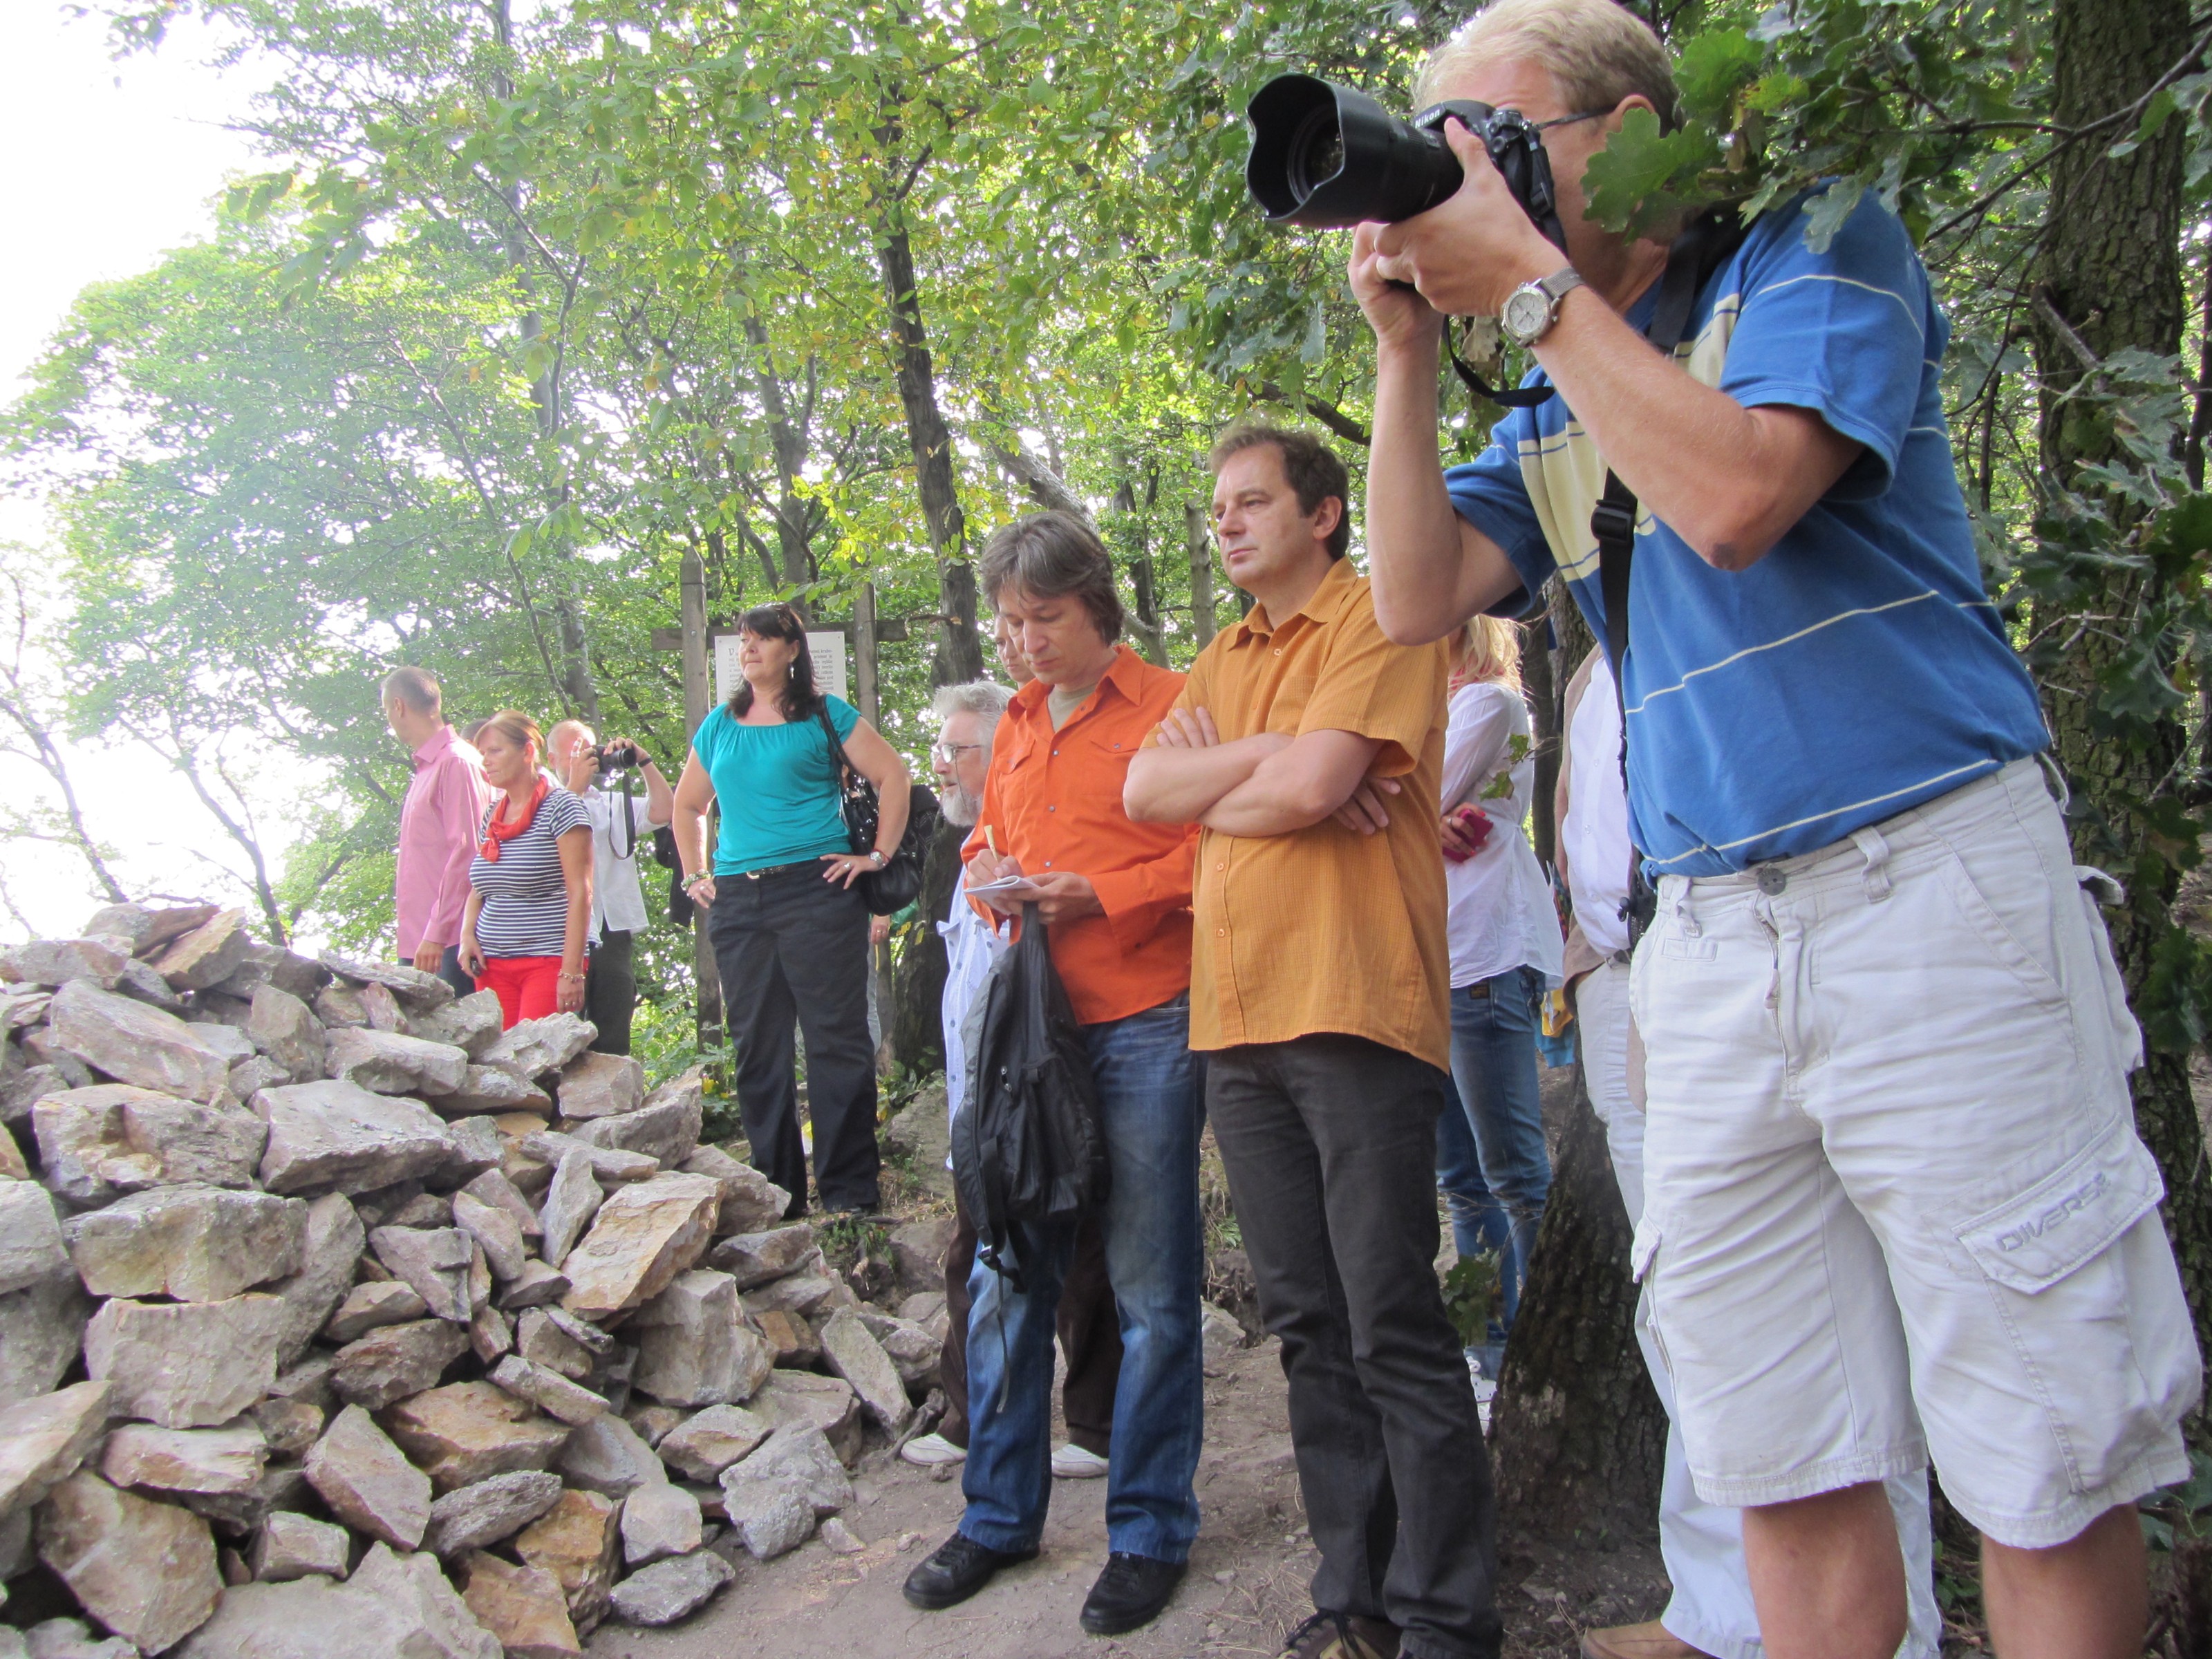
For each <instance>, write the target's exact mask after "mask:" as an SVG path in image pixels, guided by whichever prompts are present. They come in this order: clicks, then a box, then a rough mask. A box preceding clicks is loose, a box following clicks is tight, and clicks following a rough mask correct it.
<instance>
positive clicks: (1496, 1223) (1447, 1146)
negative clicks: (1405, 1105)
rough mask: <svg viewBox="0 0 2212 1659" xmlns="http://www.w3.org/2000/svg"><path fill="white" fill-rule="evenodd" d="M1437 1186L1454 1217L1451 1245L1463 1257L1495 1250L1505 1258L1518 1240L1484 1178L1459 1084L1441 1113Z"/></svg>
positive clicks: (1449, 1089) (1449, 1093) (1446, 1093)
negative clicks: (1508, 1249)
mask: <svg viewBox="0 0 2212 1659" xmlns="http://www.w3.org/2000/svg"><path fill="white" fill-rule="evenodd" d="M1437 1191H1438V1192H1440V1193H1442V1194H1443V1199H1444V1212H1445V1213H1446V1214H1447V1215H1449V1217H1450V1218H1451V1230H1452V1248H1453V1249H1455V1250H1457V1251H1458V1252H1459V1253H1460V1255H1462V1257H1466V1256H1470V1255H1482V1254H1483V1253H1484V1252H1485V1251H1487V1250H1496V1251H1498V1254H1499V1258H1500V1259H1501V1260H1503V1259H1504V1252H1505V1251H1506V1249H1507V1248H1508V1247H1509V1246H1510V1244H1511V1243H1512V1241H1513V1232H1512V1224H1511V1223H1510V1222H1509V1221H1507V1220H1506V1218H1505V1206H1504V1205H1503V1204H1500V1203H1499V1202H1498V1194H1495V1193H1493V1192H1492V1191H1491V1190H1490V1185H1489V1183H1488V1182H1486V1181H1484V1180H1483V1178H1482V1159H1481V1158H1480V1155H1479V1154H1478V1153H1477V1152H1475V1150H1474V1126H1473V1125H1472V1124H1470V1123H1469V1122H1468V1121H1467V1108H1466V1107H1465V1106H1464V1105H1462V1103H1461V1102H1460V1097H1459V1088H1458V1086H1457V1085H1451V1086H1449V1087H1447V1088H1446V1089H1445V1091H1444V1109H1443V1111H1441V1112H1439V1113H1438V1114H1437Z"/></svg>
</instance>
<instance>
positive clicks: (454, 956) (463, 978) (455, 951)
mask: <svg viewBox="0 0 2212 1659" xmlns="http://www.w3.org/2000/svg"><path fill="white" fill-rule="evenodd" d="M409 965H410V966H412V965H413V964H412V963H410V964H409ZM438 977H439V978H440V979H442V980H443V981H446V983H447V984H448V985H450V986H452V987H453V994H454V995H455V996H457V997H465V996H467V995H469V994H471V992H473V991H474V990H475V989H476V988H477V982H476V980H475V979H474V977H472V976H471V975H469V974H466V973H464V972H463V971H462V969H461V947H460V946H459V945H447V947H446V953H445V954H444V955H443V956H441V957H439V958H438Z"/></svg>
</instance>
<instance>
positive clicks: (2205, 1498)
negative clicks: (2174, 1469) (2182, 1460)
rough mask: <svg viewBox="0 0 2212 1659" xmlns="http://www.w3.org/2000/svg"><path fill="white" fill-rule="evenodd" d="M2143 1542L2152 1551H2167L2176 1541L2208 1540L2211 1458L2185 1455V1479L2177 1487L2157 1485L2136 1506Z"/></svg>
mask: <svg viewBox="0 0 2212 1659" xmlns="http://www.w3.org/2000/svg"><path fill="white" fill-rule="evenodd" d="M2136 1511H2137V1515H2138V1516H2139V1518H2140V1519H2141V1520H2142V1529H2143V1540H2144V1541H2145V1542H2147V1543H2148V1544H2149V1546H2150V1547H2152V1548H2153V1549H2154V1550H2170V1549H2172V1547H2174V1545H2175V1544H2176V1543H2177V1542H2179V1541H2186V1540H2189V1539H2193V1538H2212V1456H2208V1455H2206V1454H2204V1453H2203V1452H2201V1451H2191V1453H2190V1454H2189V1479H2188V1480H2184V1481H2182V1482H2181V1483H2180V1484H2179V1485H2178V1486H2161V1487H2160V1488H2159V1489H2158V1490H2157V1491H2156V1492H2153V1493H2151V1495H2150V1496H2149V1497H2148V1498H2144V1499H2143V1500H2142V1503H2141V1504H2137V1505H2136Z"/></svg>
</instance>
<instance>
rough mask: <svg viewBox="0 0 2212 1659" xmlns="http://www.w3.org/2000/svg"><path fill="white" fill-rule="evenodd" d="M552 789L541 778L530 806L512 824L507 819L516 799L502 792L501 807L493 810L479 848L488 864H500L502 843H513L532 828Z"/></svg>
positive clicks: (532, 794)
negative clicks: (539, 808) (533, 821)
mask: <svg viewBox="0 0 2212 1659" xmlns="http://www.w3.org/2000/svg"><path fill="white" fill-rule="evenodd" d="M551 787H553V786H552V785H550V784H549V783H548V782H546V781H545V780H544V778H542V777H541V778H539V779H538V787H536V788H535V789H533V790H532V791H531V792H530V805H527V806H526V807H524V808H523V809H522V816H521V817H519V818H516V819H514V820H513V822H511V823H510V822H509V821H508V819H507V808H508V807H510V806H512V805H513V804H514V799H513V796H511V795H509V794H508V793H507V792H506V791H505V790H504V789H502V790H501V791H500V793H499V805H496V806H495V807H493V808H492V809H491V822H490V823H487V824H486V825H485V826H484V838H483V841H482V842H479V843H478V844H477V851H478V852H479V853H482V854H483V859H484V862H485V863H486V864H497V863H498V862H499V846H500V843H501V842H506V841H513V839H514V838H515V837H516V836H519V835H520V834H521V833H522V832H523V831H524V830H526V829H528V828H530V825H531V823H532V820H533V819H535V818H536V817H537V816H538V807H539V805H542V804H543V803H544V799H545V794H546V791H548V790H549V789H550V788H551Z"/></svg>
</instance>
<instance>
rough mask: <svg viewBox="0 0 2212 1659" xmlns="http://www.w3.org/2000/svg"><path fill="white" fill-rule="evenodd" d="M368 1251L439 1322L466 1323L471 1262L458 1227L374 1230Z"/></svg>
mask: <svg viewBox="0 0 2212 1659" xmlns="http://www.w3.org/2000/svg"><path fill="white" fill-rule="evenodd" d="M368 1247H369V1249H372V1250H374V1251H375V1252H376V1259H377V1260H378V1261H380V1262H382V1263H383V1264H384V1265H385V1266H386V1267H388V1268H390V1269H391V1271H392V1275H393V1276H394V1277H395V1278H397V1279H399V1280H400V1281H401V1282H402V1283H403V1284H404V1285H407V1286H408V1287H409V1288H410V1290H412V1291H414V1292H415V1294H416V1295H417V1296H419V1297H422V1303H423V1305H424V1306H425V1307H427V1308H428V1309H429V1310H430V1312H431V1314H432V1315H433V1316H435V1317H436V1318H439V1319H450V1320H452V1321H453V1322H454V1323H455V1324H457V1325H465V1324H467V1323H468V1322H469V1305H470V1296H469V1271H470V1266H471V1262H472V1261H474V1260H475V1257H474V1255H473V1251H472V1247H471V1243H470V1239H469V1236H468V1235H467V1234H466V1233H465V1232H463V1231H461V1230H460V1229H459V1227H378V1228H376V1229H374V1231H371V1232H370V1234H369V1236H368Z"/></svg>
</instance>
